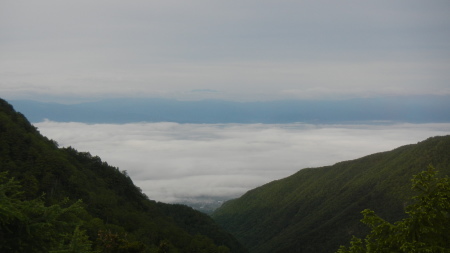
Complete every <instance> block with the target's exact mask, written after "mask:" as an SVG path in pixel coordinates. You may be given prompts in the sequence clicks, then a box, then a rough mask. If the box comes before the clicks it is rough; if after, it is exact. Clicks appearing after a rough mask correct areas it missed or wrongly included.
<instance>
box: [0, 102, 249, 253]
mask: <svg viewBox="0 0 450 253" xmlns="http://www.w3.org/2000/svg"><path fill="white" fill-rule="evenodd" d="M5 171H7V172H8V177H14V178H15V179H16V180H18V181H19V182H20V184H21V185H22V187H23V188H22V191H23V195H21V196H20V198H17V199H13V200H12V201H9V200H10V199H11V198H12V197H14V196H15V195H14V194H9V193H8V192H7V193H6V194H0V252H47V251H45V250H39V249H38V248H35V249H34V251H28V250H26V249H25V248H24V247H25V246H26V245H28V244H26V243H24V241H25V239H24V240H23V241H22V240H21V238H22V237H23V238H25V237H27V236H26V235H27V234H29V233H30V232H29V231H30V229H31V230H32V228H27V229H25V226H28V225H30V224H31V225H30V227H31V226H32V225H33V224H34V223H36V222H39V220H45V219H47V218H48V217H45V215H44V217H39V216H36V217H32V219H30V220H28V219H26V218H24V215H22V214H19V213H18V211H17V210H19V209H17V208H16V210H15V209H13V208H12V207H11V206H8V205H12V206H14V205H16V206H18V205H20V204H21V203H27V202H24V201H31V200H34V199H36V198H39V197H40V196H41V197H42V199H43V200H44V201H45V203H46V205H53V204H57V203H65V202H64V199H65V198H69V202H68V203H73V202H75V201H76V200H78V199H82V200H83V206H84V207H85V209H86V211H87V214H83V215H82V216H80V217H79V218H80V219H82V220H83V221H84V222H83V224H82V225H81V228H82V229H83V230H86V231H87V235H88V237H89V239H90V240H91V242H93V243H94V246H95V247H100V249H99V250H100V251H99V252H169V251H168V250H169V249H170V250H171V251H170V252H203V250H205V251H207V252H217V253H219V252H221V253H224V252H230V251H228V249H230V250H231V252H247V251H246V250H245V248H243V247H242V246H241V245H240V244H239V243H238V242H237V240H236V239H234V238H233V237H232V236H231V235H230V234H229V233H227V232H224V230H222V229H221V228H220V227H219V226H218V225H217V224H216V223H215V222H214V221H213V220H212V219H211V218H210V217H209V216H207V215H205V214H203V213H201V212H198V211H195V210H193V209H192V208H190V207H187V206H183V205H170V204H164V203H157V202H155V201H152V200H149V199H148V198H147V197H146V196H145V194H143V193H142V192H141V190H140V189H139V188H138V187H136V186H135V185H134V184H133V182H132V180H131V179H130V177H128V175H127V173H126V171H121V170H119V169H118V168H115V167H112V166H110V165H108V164H107V163H106V162H104V161H102V160H101V159H100V158H99V157H96V156H92V155H90V154H89V153H87V152H78V151H77V150H75V149H73V148H70V147H69V148H58V147H57V145H56V143H55V142H53V141H51V140H49V139H47V138H46V137H44V136H42V135H41V134H40V133H39V132H38V131H37V129H36V128H35V127H34V126H32V125H31V124H30V123H29V122H28V121H27V119H26V118H25V117H24V116H23V115H22V114H21V113H18V112H16V111H14V109H13V107H12V106H11V105H9V104H8V103H6V102H5V101H4V100H1V99H0V173H1V172H5ZM0 183H3V182H0ZM2 187H3V185H0V193H3V192H4V189H3V188H2ZM2 190H3V192H2ZM7 191H9V190H8V189H7ZM42 194H44V195H42ZM11 203H12V204H11ZM25 206H26V205H25ZM27 208H30V207H27ZM52 208H53V210H55V207H52ZM11 210H13V211H11ZM24 212H25V213H26V212H28V213H33V212H37V211H36V210H34V211H33V212H31V211H28V209H26V210H24ZM33 215H35V214H33ZM33 222H34V223H33ZM19 224H20V225H19ZM38 225H39V226H44V225H42V224H41V223H38ZM45 226H47V225H45ZM35 227H37V226H35ZM51 229H59V228H58V227H54V226H53V227H52V226H48V227H47V229H46V230H45V231H50V230H51ZM27 230H28V232H26V231H27ZM19 232H20V233H19ZM100 234H108V236H110V237H109V238H118V239H117V240H116V241H114V243H115V244H117V245H116V246H117V247H119V246H120V251H113V250H112V249H111V248H109V250H107V249H106V248H105V247H103V248H102V245H103V244H102V243H103V242H104V240H103V239H104V238H107V237H102V238H103V239H102V238H100ZM102 240H103V241H102ZM105 240H106V239H105ZM108 240H110V239H108ZM111 240H112V239H111ZM13 241H14V242H17V243H16V244H13ZM36 241H37V239H36ZM44 242H45V244H46V243H49V242H51V238H47V239H46V238H44V240H43V243H44ZM32 244H33V240H31V245H32ZM14 245H15V246H14ZM36 246H40V247H42V248H43V249H44V248H46V247H47V245H36ZM8 247H9V248H8ZM11 247H14V250H15V251H11V250H12V248H11ZM19 247H22V248H19ZM227 248H228V249H227ZM105 250H106V251H105ZM173 250H175V251H173ZM58 252H59V251H58ZM61 252H62V251H61ZM64 252H66V251H64ZM70 252H73V251H70ZM77 252H78V251H77ZM83 252H85V251H83Z"/></svg>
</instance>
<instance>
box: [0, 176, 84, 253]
mask: <svg viewBox="0 0 450 253" xmlns="http://www.w3.org/2000/svg"><path fill="white" fill-rule="evenodd" d="M20 187H21V186H20V185H19V184H18V183H17V181H16V180H14V179H8V178H7V176H6V172H3V173H0V252H49V251H52V250H55V249H59V248H61V246H62V243H63V244H64V242H65V241H66V239H67V238H69V239H70V238H71V237H72V239H73V240H69V241H71V242H70V243H76V242H75V241H74V240H75V239H77V238H78V239H80V238H82V239H83V240H84V242H83V243H87V242H88V241H87V238H86V237H85V236H83V234H82V233H83V232H81V231H79V230H78V229H77V226H79V225H80V224H81V223H82V220H81V219H80V218H79V217H80V216H82V214H83V212H85V210H84V209H83V207H82V206H81V205H82V202H81V201H77V202H75V203H73V204H71V205H68V200H66V201H64V202H62V203H59V204H55V205H51V206H45V205H44V201H43V197H39V198H36V199H33V200H23V197H22V193H23V192H21V191H20ZM64 206H66V207H64ZM73 236H75V237H73Z"/></svg>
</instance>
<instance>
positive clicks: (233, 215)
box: [213, 136, 450, 253]
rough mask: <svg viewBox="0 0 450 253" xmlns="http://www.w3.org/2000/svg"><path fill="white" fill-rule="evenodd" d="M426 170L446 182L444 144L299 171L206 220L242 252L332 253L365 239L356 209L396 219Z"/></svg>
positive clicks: (447, 145)
mask: <svg viewBox="0 0 450 253" xmlns="http://www.w3.org/2000/svg"><path fill="white" fill-rule="evenodd" d="M324 155H326V154H324ZM430 164H432V165H433V166H434V167H436V168H437V169H438V170H439V171H440V175H449V174H450V136H443V137H433V138H429V139H427V140H425V141H422V142H420V143H418V144H414V145H407V146H403V147H399V148H397V149H395V150H392V151H389V152H383V153H377V154H373V155H369V156H366V157H363V158H360V159H356V160H352V161H345V162H340V163H337V164H335V165H333V166H325V167H320V168H307V169H302V170H300V171H299V172H297V173H296V174H294V175H292V176H290V177H287V178H285V179H281V180H277V181H274V182H271V183H268V184H266V185H263V186H261V187H258V188H256V189H253V190H251V191H249V192H247V193H246V194H245V195H243V196H242V197H240V198H238V199H235V200H231V201H228V202H226V203H225V204H224V205H223V206H222V207H221V208H219V209H218V210H216V211H215V212H214V213H213V218H214V219H215V220H216V221H217V222H218V223H219V224H222V225H223V226H224V227H225V228H226V229H228V230H229V231H231V232H232V234H233V235H235V237H236V238H238V240H240V241H241V242H242V243H243V244H244V245H245V246H247V248H249V249H250V252H258V253H265V252H271V253H273V252H284V253H286V252H315V253H316V252H335V251H336V250H337V249H338V248H339V245H347V244H348V242H349V241H350V239H351V237H352V235H357V236H362V235H364V234H365V233H367V232H368V228H367V227H366V226H364V225H363V224H361V223H360V222H359V221H360V220H361V219H362V215H361V211H363V210H364V209H367V208H369V209H371V210H374V211H375V213H377V214H378V215H379V216H380V217H382V218H384V219H385V220H387V221H397V220H399V219H401V218H404V215H405V213H404V207H405V206H406V205H407V204H408V203H409V202H410V198H411V196H412V195H413V192H412V190H411V188H410V187H411V178H412V176H413V175H415V174H417V173H419V172H420V171H423V170H426V169H427V167H428V165H430Z"/></svg>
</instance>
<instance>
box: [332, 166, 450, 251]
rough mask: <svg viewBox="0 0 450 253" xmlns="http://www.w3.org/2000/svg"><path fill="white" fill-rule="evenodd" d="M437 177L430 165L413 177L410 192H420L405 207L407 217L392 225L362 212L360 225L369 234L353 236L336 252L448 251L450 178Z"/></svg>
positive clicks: (449, 240)
mask: <svg viewBox="0 0 450 253" xmlns="http://www.w3.org/2000/svg"><path fill="white" fill-rule="evenodd" d="M436 174H437V170H436V169H435V168H434V167H432V166H429V168H428V170H426V171H423V172H421V173H419V174H418V175H415V176H414V177H413V179H412V189H413V190H416V191H418V192H419V193H418V195H417V196H415V197H413V200H414V201H415V202H414V204H412V205H410V206H408V207H406V214H407V215H408V217H407V218H405V219H403V220H401V221H398V222H395V223H394V224H392V223H389V222H387V221H385V220H383V219H382V218H380V217H379V216H377V215H376V214H375V212H374V211H372V210H369V209H366V210H364V211H363V212H362V214H363V215H364V218H363V219H362V220H361V222H363V223H364V224H366V225H368V226H369V227H370V228H371V229H372V231H371V232H370V233H369V234H368V235H367V236H366V238H365V239H364V240H363V239H360V238H357V237H353V238H352V240H351V242H350V247H348V248H347V247H344V246H341V247H340V248H339V250H338V251H337V253H362V252H418V253H421V252H450V179H449V178H448V176H445V177H443V178H438V177H437V176H436Z"/></svg>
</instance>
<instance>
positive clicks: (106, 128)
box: [35, 121, 450, 202]
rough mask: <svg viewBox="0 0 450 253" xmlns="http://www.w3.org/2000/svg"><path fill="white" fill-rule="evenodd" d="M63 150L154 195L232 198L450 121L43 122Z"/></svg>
mask: <svg viewBox="0 0 450 253" xmlns="http://www.w3.org/2000/svg"><path fill="white" fill-rule="evenodd" d="M35 125H36V126H37V127H38V128H39V130H40V132H41V133H42V134H44V135H46V136H48V137H49V138H52V139H54V140H56V141H57V142H58V143H60V144H61V145H62V146H69V145H70V146H73V147H74V148H76V149H77V150H79V151H89V152H90V153H91V154H93V155H98V156H100V157H101V158H102V159H103V160H105V161H107V162H108V163H109V164H111V165H113V166H117V167H119V168H120V169H121V170H127V172H128V174H129V175H130V176H131V178H132V179H133V181H134V182H135V184H136V185H137V186H139V187H141V188H142V189H143V191H144V192H145V193H146V194H147V195H148V196H149V197H150V198H151V199H155V200H159V201H165V202H176V201H182V200H186V199H195V198H200V197H205V196H206V197H208V196H210V197H222V198H230V197H236V196H239V195H240V194H243V193H244V192H245V191H247V190H250V189H252V188H254V187H257V186H260V185H262V184H265V183H268V182H270V181H272V180H275V179H280V178H283V177H287V176H289V175H291V174H293V173H295V172H296V171H298V170H299V169H302V168H305V167H317V166H324V165H331V164H333V163H335V162H339V161H343V160H349V159H355V158H359V157H361V156H364V155H368V154H371V153H375V152H381V151H387V150H391V149H393V148H396V147H399V146H401V145H405V144H411V143H416V142H418V141H421V140H424V139H426V138H428V137H431V136H435V135H446V134H448V133H449V132H450V124H420V125H415V124H397V125H378V126H377V125H306V124H288V125H265V124H247V125H246V124H219V125H211V124H177V123H134V124H123V125H113V124H94V125H89V124H83V123H57V122H50V121H46V122H42V123H38V124H35Z"/></svg>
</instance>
